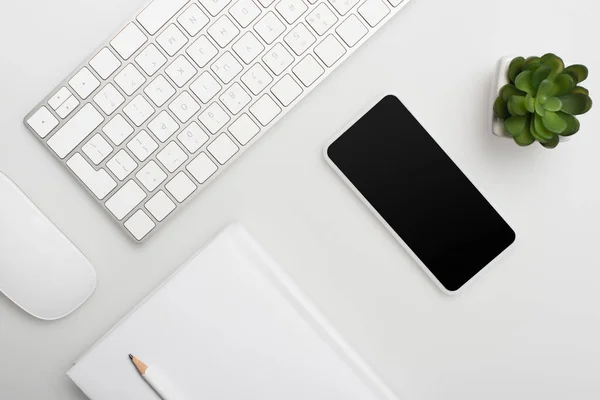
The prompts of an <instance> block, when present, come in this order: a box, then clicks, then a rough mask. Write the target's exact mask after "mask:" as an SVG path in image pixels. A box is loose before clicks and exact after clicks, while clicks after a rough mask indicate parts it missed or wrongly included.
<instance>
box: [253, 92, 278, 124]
mask: <svg viewBox="0 0 600 400" xmlns="http://www.w3.org/2000/svg"><path fill="white" fill-rule="evenodd" d="M250 112H251V113H252V115H254V117H255V118H256V119H257V120H258V122H260V123H261V124H262V125H263V126H267V125H268V124H269V122H271V121H273V120H274V119H275V117H276V116H277V115H279V113H281V108H280V107H279V106H278V105H277V103H275V101H274V100H273V99H272V98H271V96H269V95H268V94H265V95H263V96H262V97H261V98H260V99H258V101H257V102H256V103H254V104H253V105H252V106H250Z"/></svg>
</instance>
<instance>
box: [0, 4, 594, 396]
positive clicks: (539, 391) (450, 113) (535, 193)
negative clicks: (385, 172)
mask: <svg viewBox="0 0 600 400" xmlns="http://www.w3.org/2000/svg"><path fill="white" fill-rule="evenodd" d="M142 2H143V0H129V1H124V0H103V1H91V0H55V1H42V0H33V1H8V0H4V1H2V4H1V5H0V16H1V17H0V20H1V23H0V51H1V53H0V169H1V170H2V171H4V172H5V173H6V174H8V175H9V176H10V177H11V178H12V179H13V180H14V181H15V182H16V183H17V184H18V185H19V186H21V188H22V189H23V190H24V191H25V193H27V194H28V195H29V196H30V197H31V199H32V200H33V201H34V202H35V203H36V204H38V206H39V207H40V208H41V209H42V211H44V212H45V213H46V214H47V215H48V217H49V218H50V219H51V220H53V221H54V222H55V223H56V224H57V225H58V227H59V228H60V229H61V230H63V231H64V232H65V234H66V235H67V236H69V237H70V238H71V239H72V240H73V241H74V242H75V244H76V245H77V246H79V247H80V248H81V250H82V251H83V253H85V254H86V255H87V256H88V258H89V259H90V260H91V262H92V263H93V264H94V266H95V267H96V270H97V273H98V279H99V283H98V288H97V290H96V293H95V294H94V295H93V296H92V298H91V299H90V300H89V301H88V302H87V303H86V304H85V305H84V306H83V307H82V308H81V309H79V310H78V311H77V312H76V313H75V314H73V315H72V316H70V317H68V318H66V319H64V320H61V321H58V322H51V323H48V322H42V321H37V320H35V319H33V318H31V317H29V316H28V315H26V314H25V313H23V312H22V311H20V310H19V309H18V308H17V307H16V306H14V305H13V304H12V303H10V301H8V300H7V299H6V298H3V297H0V399H3V400H4V399H10V400H22V399H27V400H28V399H61V400H71V399H73V400H74V399H84V398H85V396H84V395H83V394H82V393H81V392H79V390H78V389H77V388H76V387H75V386H74V385H73V384H72V383H71V382H70V380H69V379H68V378H67V377H66V375H65V371H66V370H67V369H68V368H69V366H70V365H71V363H72V362H73V361H74V360H75V359H76V358H77V357H78V356H79V355H80V354H81V353H82V352H83V351H85V349H86V348H87V347H88V346H90V345H91V344H92V343H94V342H95V340H96V339H98V338H99V337H100V336H101V335H102V334H103V333H104V332H105V331H106V330H107V329H109V328H110V327H111V326H112V325H113V324H114V323H115V322H117V321H118V320H119V318H120V317H121V316H123V315H124V314H125V313H126V312H127V311H128V310H129V309H131V307H133V306H134V305H135V304H136V303H137V302H138V301H139V300H140V299H141V298H142V297H143V296H144V295H146V294H147V293H148V292H149V291H150V290H151V289H153V288H154V287H155V286H156V285H157V284H159V283H160V282H161V280H162V279H163V278H164V277H166V276H167V275H169V274H170V273H171V272H172V271H173V270H174V269H175V268H177V267H178V266H179V265H180V264H181V263H182V262H183V261H185V260H186V259H187V258H188V257H189V256H190V255H191V254H192V253H193V252H195V251H196V250H197V249H198V248H199V247H200V246H201V245H202V244H203V243H204V242H206V241H207V239H209V238H210V237H211V236H212V235H213V234H214V233H215V232H216V231H217V230H219V229H221V228H222V227H223V226H224V225H225V224H226V223H227V222H229V221H234V220H239V221H241V222H242V223H243V224H244V225H245V226H246V227H247V229H248V230H249V231H250V232H251V233H252V234H253V235H254V236H255V237H256V238H257V239H258V240H259V242H261V243H262V244H263V245H264V246H265V247H266V248H267V249H269V250H270V252H271V253H272V254H273V255H274V257H275V258H276V260H278V261H279V262H280V263H281V264H282V265H283V266H284V268H285V269H286V270H287V271H288V272H289V274H290V275H291V276H292V277H293V278H294V279H295V280H296V282H297V283H298V285H299V286H300V287H301V288H302V289H303V290H304V292H305V293H306V294H307V295H308V296H309V297H310V298H311V299H312V300H313V301H314V302H315V303H316V304H317V306H318V307H319V308H320V309H321V310H322V311H323V312H324V313H325V314H326V315H327V316H328V317H329V318H330V320H331V321H332V322H333V324H334V325H335V326H336V327H337V328H338V329H339V331H340V332H341V333H342V334H343V336H345V337H346V338H347V340H348V341H349V342H350V343H352V344H353V345H354V346H355V347H356V348H357V350H358V352H359V353H360V354H362V355H363V356H364V357H365V358H366V359H367V360H368V361H369V362H370V363H371V364H372V365H373V367H374V368H375V370H376V371H377V372H379V373H380V374H381V375H382V377H383V378H384V379H385V380H386V381H387V382H388V383H389V385H390V386H391V387H392V388H393V389H395V390H396V391H397V392H399V393H400V395H401V396H402V397H403V398H406V399H419V400H433V399H444V400H453V399H456V400H458V399H460V400H471V399H472V400H481V399H486V400H496V399H497V400H506V399H528V400H529V399H544V400H554V399H556V400H559V399H560V400H563V399H566V398H569V399H578V400H582V399H598V398H600V340H599V338H600V308H599V305H600V255H599V253H598V247H599V246H600V188H599V186H600V178H599V173H598V172H599V171H600V157H599V149H600V97H597V98H596V100H597V105H596V106H595V108H594V109H592V111H591V113H590V114H588V115H586V116H584V117H582V118H581V121H582V130H581V132H580V133H579V134H577V135H576V136H575V137H574V138H573V139H572V140H571V141H570V142H568V143H566V144H561V145H560V146H559V148H558V149H556V150H553V151H548V150H545V149H543V148H542V147H541V146H539V145H536V146H532V147H529V148H519V147H517V146H516V145H515V144H514V143H512V142H511V141H509V140H506V139H501V138H497V137H493V136H492V135H491V133H490V132H488V124H487V117H488V108H489V107H488V91H489V86H490V80H491V77H492V75H493V70H494V66H495V64H496V61H497V60H498V59H499V58H500V57H501V56H503V55H506V54H521V55H524V56H528V55H534V54H535V55H542V54H543V53H544V52H546V51H553V52H556V53H557V54H559V55H561V56H562V57H563V58H565V60H566V62H567V63H585V64H586V65H588V67H589V68H590V71H591V77H590V79H589V80H588V81H587V82H585V84H584V86H586V87H588V88H589V89H590V90H591V93H592V97H594V96H600V86H599V85H600V50H599V48H598V43H597V38H598V37H600V24H599V21H598V15H600V6H599V5H598V4H599V3H598V2H597V1H596V0H570V1H568V2H565V1H558V0H487V1H481V0H455V1H448V0H413V1H412V2H411V4H409V5H408V6H407V7H406V8H405V9H404V11H403V12H401V13H400V14H399V15H397V16H396V17H395V18H394V19H393V20H392V21H390V23H388V24H387V25H386V26H385V27H384V28H383V29H381V30H380V31H379V33H378V34H377V35H376V36H374V37H373V38H372V39H371V40H370V41H369V42H368V43H367V44H366V45H364V46H363V47H362V49H360V51H358V52H357V54H355V55H354V56H353V57H352V58H351V59H350V60H348V62H346V63H345V64H344V65H342V66H341V67H340V68H338V69H337V71H336V72H335V73H334V74H333V75H332V76H331V77H330V78H329V79H327V81H326V82H324V83H323V84H322V85H321V86H320V87H319V88H318V89H317V90H316V91H315V92H313V93H312V94H311V95H310V96H309V98H308V99H307V100H305V101H303V102H302V103H301V104H299V105H298V106H297V107H296V108H295V109H294V110H293V111H292V112H291V113H290V114H289V115H288V116H287V117H286V118H285V119H283V120H282V121H281V122H280V123H279V124H278V125H277V126H276V127H275V128H274V129H273V130H271V132H269V133H268V134H267V135H266V136H265V137H263V138H262V139H261V140H260V141H259V142H258V143H257V144H256V145H255V146H254V148H253V149H252V150H251V151H250V152H249V153H248V154H246V155H245V156H244V157H243V158H242V159H241V160H239V161H238V162H236V163H235V164H234V165H233V166H231V167H230V168H229V170H228V171H227V172H226V174H225V175H223V176H222V177H221V178H220V179H218V180H217V181H215V182H214V183H213V184H212V185H211V186H210V187H209V188H208V190H205V191H204V192H203V194H202V195H201V196H199V197H197V198H196V199H195V200H194V201H193V202H192V203H191V204H190V205H188V206H187V207H186V209H185V210H183V211H182V212H180V213H178V214H177V215H176V216H175V218H173V219H172V220H171V221H170V223H169V224H168V225H166V226H165V227H163V228H162V229H161V230H160V231H158V232H157V233H156V234H155V235H154V236H153V237H152V238H151V239H150V240H149V241H148V242H147V243H146V244H144V245H142V246H139V245H136V244H134V243H133V242H132V241H131V240H130V239H129V238H127V237H126V236H125V234H124V233H122V232H121V231H120V230H119V229H118V228H117V226H116V225H115V224H114V223H113V222H112V221H110V220H109V218H108V216H107V215H105V211H104V210H102V209H101V208H100V207H98V206H97V204H95V203H94V201H93V200H92V199H91V197H90V196H89V195H88V194H87V193H86V192H85V191H84V190H83V189H82V188H81V187H79V184H78V183H77V182H76V181H75V180H74V179H73V178H72V177H71V176H70V175H69V174H68V173H67V172H66V171H65V170H63V167H62V166H61V165H60V164H59V163H58V162H56V160H55V159H54V158H53V156H52V155H51V154H50V153H49V152H48V151H47V150H46V149H44V148H43V147H42V146H41V145H40V144H39V143H38V142H37V139H36V138H34V137H33V136H32V135H31V134H30V133H28V132H27V131H26V129H25V128H24V127H23V126H22V124H21V120H22V118H23V116H24V115H25V114H26V113H27V112H29V111H30V109H31V108H32V107H33V106H34V105H35V104H37V102H38V101H39V100H40V99H41V98H42V97H43V96H45V95H46V94H47V93H48V92H50V91H51V90H52V89H54V87H55V86H56V84H57V83H58V82H59V81H60V80H62V79H63V77H64V76H66V75H67V74H68V73H70V72H71V70H72V69H73V68H74V67H75V66H76V65H78V64H79V63H80V62H81V61H82V60H83V59H84V57H86V56H88V53H90V52H91V51H92V50H93V49H94V48H95V47H96V46H97V45H98V44H99V43H101V42H102V41H103V40H104V39H105V38H106V37H107V36H108V35H110V34H111V33H113V31H114V30H115V29H116V28H117V27H118V26H119V25H120V24H122V23H123V21H124V20H125V19H126V18H127V17H128V16H130V15H132V14H133V12H134V11H135V10H137V9H138V8H139V7H140V6H141V5H142ZM387 91H394V92H396V93H398V94H400V97H401V98H402V100H403V101H404V102H405V104H406V105H407V106H408V107H409V109H411V111H413V113H414V114H415V116H416V117H417V118H418V119H419V120H420V121H421V122H422V123H423V125H424V126H425V127H426V128H427V129H428V130H429V132H430V133H431V134H432V136H433V137H434V138H435V139H436V140H437V141H438V142H439V143H440V144H441V146H442V147H443V148H444V149H445V150H446V151H447V152H448V153H449V154H450V156H451V157H452V158H453V159H454V160H455V161H456V163H457V164H458V165H459V166H460V167H461V168H462V169H463V170H464V172H465V173H466V174H467V175H468V176H469V177H470V178H471V179H472V180H473V182H474V183H475V185H476V186H478V187H479V188H480V189H481V191H482V192H483V193H484V194H485V195H486V196H487V197H488V198H489V199H490V201H491V202H492V203H493V204H494V205H495V206H496V207H497V208H498V210H499V211H500V212H501V213H502V214H503V216H504V217H505V218H506V219H507V220H508V221H509V223H510V224H511V225H512V226H513V228H514V229H515V231H516V232H517V234H518V240H517V242H516V244H515V245H514V248H513V249H512V250H511V251H509V252H508V253H507V254H506V256H505V257H503V258H502V260H501V261H500V262H498V263H496V264H495V265H494V266H493V267H492V268H491V269H489V270H488V271H487V272H485V273H484V274H483V275H482V276H480V277H479V279H477V280H476V282H475V283H474V284H473V285H472V286H471V287H470V288H468V289H467V290H466V291H465V292H464V293H463V294H461V295H460V296H457V297H446V296H445V295H442V294H441V293H440V292H439V291H438V290H437V289H436V287H435V286H434V284H433V283H431V282H430V281H429V280H428V279H427V278H426V277H425V275H424V274H423V272H421V271H420V270H419V268H418V267H417V266H416V265H415V263H414V262H413V261H412V260H411V259H410V258H409V256H408V255H407V254H406V253H405V252H404V251H403V250H402V249H401V247H400V246H399V245H398V244H397V243H396V242H395V241H394V239H393V238H392V237H391V236H390V235H389V234H388V233H387V232H386V230H385V229H384V228H383V227H382V226H380V224H379V223H378V222H377V221H376V219H375V218H374V217H373V216H371V215H370V214H369V213H368V212H367V211H366V209H365V208H364V206H362V205H361V203H360V201H359V200H357V199H356V198H354V197H353V195H352V194H351V192H350V191H349V189H347V188H346V187H345V186H344V185H343V184H342V183H341V181H340V180H339V179H338V178H337V177H336V175H335V174H334V173H333V172H332V171H331V170H330V169H329V168H328V167H327V166H326V164H325V161H324V160H323V158H322V148H323V145H324V144H325V143H326V142H327V141H328V139H329V138H330V137H331V136H332V135H333V134H335V133H336V131H338V130H339V129H341V127H342V126H344V125H345V124H346V123H347V122H348V121H349V120H351V119H353V118H355V117H356V115H357V113H358V112H359V111H361V110H363V109H364V108H365V107H366V105H367V104H368V103H370V102H373V101H374V100H375V99H376V97H377V96H378V95H379V94H381V93H385V92H387Z"/></svg>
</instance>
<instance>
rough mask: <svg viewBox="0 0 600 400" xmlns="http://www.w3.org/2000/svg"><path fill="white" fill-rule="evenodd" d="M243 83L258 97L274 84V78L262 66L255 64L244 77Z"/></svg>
mask: <svg viewBox="0 0 600 400" xmlns="http://www.w3.org/2000/svg"><path fill="white" fill-rule="evenodd" d="M242 82H244V85H246V87H247V88H248V89H250V91H251V92H252V93H253V94H254V95H255V96H256V95H258V94H259V93H260V92H262V91H263V90H265V88H266V87H267V86H269V85H270V84H271V82H273V78H272V77H271V75H270V74H269V73H268V72H267V70H266V69H265V68H264V67H263V66H262V65H261V64H254V66H253V67H252V68H250V69H249V70H248V72H246V73H245V74H244V75H242Z"/></svg>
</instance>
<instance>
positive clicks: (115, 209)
mask: <svg viewBox="0 0 600 400" xmlns="http://www.w3.org/2000/svg"><path fill="white" fill-rule="evenodd" d="M145 197H146V193H144V191H143V190H142V189H141V188H140V186H139V185H138V184H137V183H135V182H134V181H133V180H130V181H127V183H126V184H125V185H123V186H122V187H121V188H120V189H119V190H117V192H116V193H115V194H114V195H112V197H111V198H110V199H108V201H107V202H106V203H105V205H106V208H108V210H109V211H110V212H111V213H113V215H114V216H115V217H116V218H117V219H118V220H119V221H121V220H122V219H123V218H125V216H126V215H127V214H129V213H130V212H131V211H132V210H133V209H134V208H135V207H136V206H137V205H138V204H140V203H141V202H142V200H144V198H145Z"/></svg>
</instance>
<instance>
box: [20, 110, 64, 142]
mask: <svg viewBox="0 0 600 400" xmlns="http://www.w3.org/2000/svg"><path fill="white" fill-rule="evenodd" d="M27 125H29V126H30V127H31V129H33V130H34V131H35V133H37V134H38V136H39V137H41V138H45V137H46V136H48V134H49V133H50V132H51V131H52V129H54V128H56V126H57V125H58V120H57V119H56V117H54V115H52V113H51V112H50V111H48V109H47V108H46V107H41V108H40V109H39V110H37V111H36V112H35V113H34V114H33V115H32V116H31V117H29V119H28V120H27Z"/></svg>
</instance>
